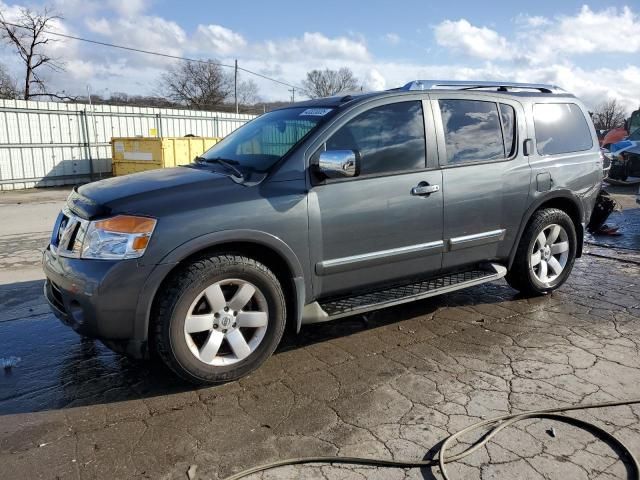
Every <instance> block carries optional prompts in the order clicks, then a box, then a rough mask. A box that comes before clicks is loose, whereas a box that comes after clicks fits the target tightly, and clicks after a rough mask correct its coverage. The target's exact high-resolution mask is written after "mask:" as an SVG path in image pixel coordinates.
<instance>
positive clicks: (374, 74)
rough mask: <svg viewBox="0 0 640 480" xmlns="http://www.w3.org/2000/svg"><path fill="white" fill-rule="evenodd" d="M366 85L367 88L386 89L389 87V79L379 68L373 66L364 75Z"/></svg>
mask: <svg viewBox="0 0 640 480" xmlns="http://www.w3.org/2000/svg"><path fill="white" fill-rule="evenodd" d="M363 83H364V86H365V88H366V89H367V90H373V91H375V90H384V89H385V88H387V80H386V79H385V78H384V75H382V74H381V73H380V72H379V71H378V70H377V69H375V68H372V69H371V70H369V71H368V72H367V73H366V75H365V77H364V82H363Z"/></svg>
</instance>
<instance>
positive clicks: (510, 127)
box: [500, 103, 517, 158]
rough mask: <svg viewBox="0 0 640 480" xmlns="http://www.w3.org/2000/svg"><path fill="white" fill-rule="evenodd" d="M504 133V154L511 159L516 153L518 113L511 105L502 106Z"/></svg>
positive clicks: (501, 114)
mask: <svg viewBox="0 0 640 480" xmlns="http://www.w3.org/2000/svg"><path fill="white" fill-rule="evenodd" d="M500 116H501V118H502V131H503V132H504V133H503V135H504V153H505V155H506V157H507V158H508V157H511V156H512V155H514V154H515V153H516V145H517V144H516V138H517V135H516V111H515V110H514V109H513V107H512V106H511V105H505V104H504V103H501V104H500Z"/></svg>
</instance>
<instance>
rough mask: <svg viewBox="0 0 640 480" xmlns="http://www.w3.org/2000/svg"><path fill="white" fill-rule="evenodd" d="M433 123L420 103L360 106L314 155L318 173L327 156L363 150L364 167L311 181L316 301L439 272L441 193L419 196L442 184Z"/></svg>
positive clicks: (404, 100) (411, 99)
mask: <svg viewBox="0 0 640 480" xmlns="http://www.w3.org/2000/svg"><path fill="white" fill-rule="evenodd" d="M425 107H426V108H425ZM432 121H433V119H432V116H431V112H430V106H429V103H428V101H423V100H422V98H421V96H417V95H416V96H408V95H403V96H399V97H397V98H395V99H389V98H385V99H382V100H376V101H373V102H370V103H368V104H366V105H361V106H359V107H356V108H355V109H354V110H353V111H351V112H350V113H349V114H347V116H346V117H343V118H342V119H341V120H339V121H338V122H337V123H336V124H335V125H334V126H333V127H332V128H331V129H330V131H329V132H327V133H326V135H324V136H323V137H322V138H321V139H319V142H321V143H320V144H319V145H316V146H314V147H312V148H311V149H310V153H311V159H310V163H311V170H312V171H313V164H314V162H316V159H317V155H318V154H319V152H320V151H322V150H324V149H326V150H357V151H358V152H359V153H360V155H361V160H362V164H361V172H360V174H359V175H358V176H356V177H353V178H348V179H340V180H329V179H325V180H323V179H318V178H317V177H315V176H314V175H313V174H311V181H312V186H311V189H310V192H309V195H308V201H309V233H310V237H309V238H310V244H311V251H310V260H311V265H312V266H313V268H314V271H315V276H314V294H315V296H316V297H322V296H330V295H337V294H346V293H349V292H352V291H353V290H358V289H363V288H366V287H368V286H373V285H378V284H383V283H388V282H397V281H402V280H403V279H407V278H411V277H415V276H422V275H424V274H426V273H433V272H438V271H439V270H440V266H441V261H442V249H443V241H442V192H440V191H435V192H434V193H429V194H420V193H419V192H420V191H419V190H418V191H414V190H413V189H414V187H418V186H420V185H427V184H428V185H429V186H432V187H435V186H437V187H440V185H441V181H442V173H441V171H440V170H439V169H438V168H437V157H436V155H435V152H436V148H435V133H434V129H433V123H432ZM425 123H426V127H425Z"/></svg>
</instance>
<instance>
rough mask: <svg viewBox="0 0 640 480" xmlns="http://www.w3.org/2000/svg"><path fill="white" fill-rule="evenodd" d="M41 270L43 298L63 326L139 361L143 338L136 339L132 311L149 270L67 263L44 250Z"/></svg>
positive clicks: (128, 263)
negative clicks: (43, 278)
mask: <svg viewBox="0 0 640 480" xmlns="http://www.w3.org/2000/svg"><path fill="white" fill-rule="evenodd" d="M42 266H43V270H44V273H45V275H46V277H47V279H46V282H45V286H44V294H45V298H46V299H47V302H48V303H49V305H50V307H51V310H52V311H53V313H54V315H55V316H56V317H57V318H58V319H60V321H62V323H64V324H65V325H67V326H69V327H71V328H72V329H73V330H75V331H76V332H78V333H79V334H80V335H83V336H87V337H91V338H96V339H99V340H103V341H104V342H105V343H107V344H108V345H109V346H110V347H112V348H114V349H118V350H124V351H126V352H127V353H130V354H132V355H134V356H138V357H139V356H143V354H144V350H145V345H146V340H147V338H146V335H143V336H138V335H137V332H139V331H140V329H138V328H136V318H137V317H136V310H137V308H138V300H139V297H140V292H141V291H142V288H143V286H144V284H145V280H146V279H147V277H148V276H149V273H150V271H151V269H152V267H149V266H141V265H139V264H138V262H137V261H136V260H123V261H106V260H86V259H77V258H65V257H60V256H57V255H55V254H54V253H53V252H51V250H49V249H48V248H47V250H45V252H44V254H43V258H42Z"/></svg>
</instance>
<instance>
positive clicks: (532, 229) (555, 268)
mask: <svg viewBox="0 0 640 480" xmlns="http://www.w3.org/2000/svg"><path fill="white" fill-rule="evenodd" d="M576 245H577V241H576V231H575V226H574V225H573V221H572V220H571V218H570V217H569V215H567V214H566V213H565V212H563V211H562V210H558V209H555V208H548V209H544V210H539V211H537V212H536V213H535V214H534V215H533V218H532V219H531V221H530V222H529V225H528V226H527V228H526V230H525V232H524V234H523V235H522V238H521V239H520V244H519V245H518V250H517V252H516V257H515V259H514V262H513V265H512V267H511V270H510V271H509V273H508V274H507V276H506V279H507V282H508V283H509V285H511V286H512V287H513V288H515V289H517V290H520V291H521V292H522V293H524V294H528V295H543V294H546V293H550V292H552V291H553V290H555V289H557V288H558V287H560V286H561V285H562V284H563V283H564V282H565V281H566V280H567V278H568V277H569V274H570V273H571V270H572V268H573V263H574V261H575V256H576Z"/></svg>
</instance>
